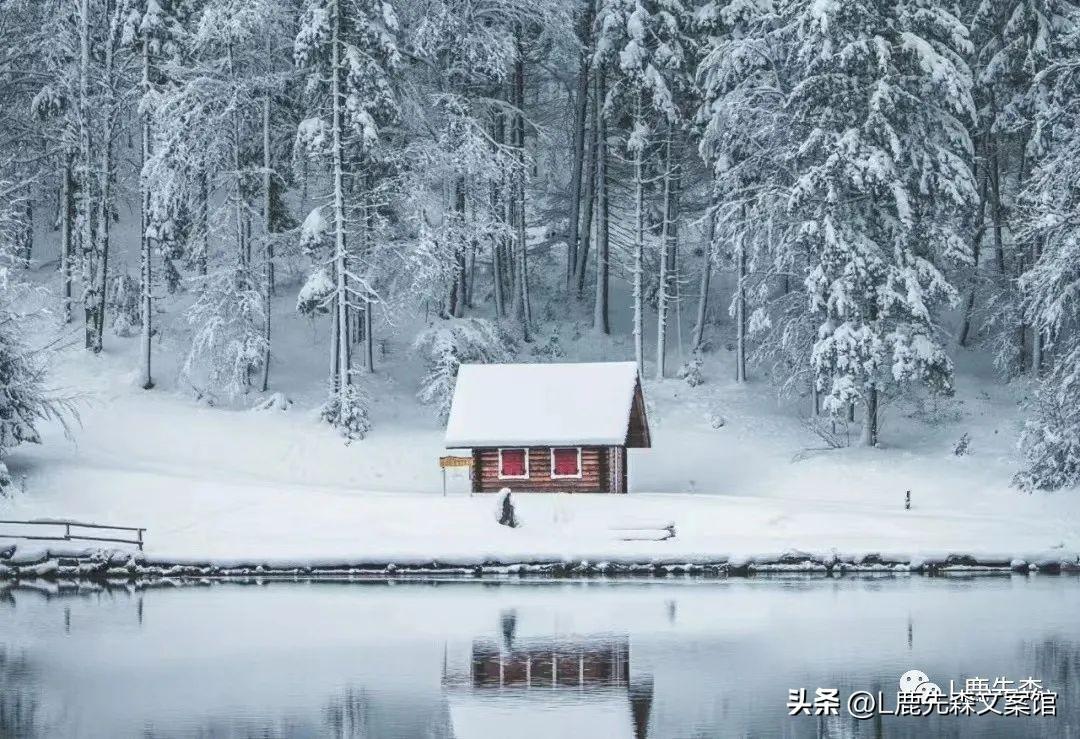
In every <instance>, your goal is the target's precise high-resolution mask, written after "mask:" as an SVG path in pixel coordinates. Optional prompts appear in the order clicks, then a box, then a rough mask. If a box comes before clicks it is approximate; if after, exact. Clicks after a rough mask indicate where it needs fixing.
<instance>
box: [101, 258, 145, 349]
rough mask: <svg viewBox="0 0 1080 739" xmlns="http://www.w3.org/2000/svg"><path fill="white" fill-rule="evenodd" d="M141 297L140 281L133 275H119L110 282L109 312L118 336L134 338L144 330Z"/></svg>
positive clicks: (114, 330)
mask: <svg viewBox="0 0 1080 739" xmlns="http://www.w3.org/2000/svg"><path fill="white" fill-rule="evenodd" d="M140 296H141V287H140V285H139V281H138V280H136V279H135V278H134V277H132V276H131V275H129V274H127V273H124V274H119V275H116V276H115V277H113V278H112V279H111V280H109V293H108V302H109V305H108V312H109V315H110V316H112V317H113V319H112V330H113V333H114V334H116V335H117V336H121V337H127V336H134V335H135V334H137V333H139V330H140V329H141V328H142V305H141V303H140Z"/></svg>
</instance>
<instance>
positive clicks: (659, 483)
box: [0, 290, 1080, 563]
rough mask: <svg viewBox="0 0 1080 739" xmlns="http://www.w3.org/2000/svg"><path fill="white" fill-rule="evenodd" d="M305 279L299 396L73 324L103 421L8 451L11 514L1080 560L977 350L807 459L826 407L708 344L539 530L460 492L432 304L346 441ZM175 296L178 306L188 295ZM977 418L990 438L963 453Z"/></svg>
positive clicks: (339, 542) (534, 521)
mask: <svg viewBox="0 0 1080 739" xmlns="http://www.w3.org/2000/svg"><path fill="white" fill-rule="evenodd" d="M283 293H286V294H284V295H283V296H282V297H281V298H280V299H279V301H278V303H277V305H276V315H275V342H276V343H275V351H276V354H275V360H274V365H273V368H274V372H273V375H272V390H278V391H282V392H284V393H285V394H287V395H288V396H289V397H290V398H291V399H292V400H293V401H295V402H294V405H293V406H292V407H291V408H290V409H289V410H288V411H279V410H267V411H253V410H249V409H247V408H246V407H244V408H239V407H221V406H217V407H212V406H210V405H208V404H206V403H205V402H200V401H197V400H195V399H193V397H192V395H191V393H190V391H189V390H188V389H186V388H184V387H182V382H181V381H180V380H179V379H178V376H177V370H176V367H177V366H178V361H177V354H178V352H179V351H180V350H181V349H182V347H183V346H184V343H185V342H184V338H185V337H184V335H183V333H182V330H181V329H180V328H177V325H178V323H177V322H176V321H173V322H172V323H170V324H164V323H163V324H162V325H164V326H166V327H165V329H164V331H163V333H162V335H161V336H160V337H159V338H158V340H157V342H156V344H155V356H156V362H157V364H156V366H157V370H156V377H157V380H158V386H157V388H156V389H154V390H152V391H144V390H142V389H140V388H138V386H137V383H136V381H135V378H134V375H135V372H134V371H133V368H134V367H135V365H136V357H135V352H136V349H137V347H136V345H137V339H121V338H117V337H115V336H112V335H108V336H107V337H106V347H105V352H104V353H103V354H102V355H101V356H98V357H92V356H87V355H86V354H85V353H84V352H83V351H82V350H81V349H80V348H79V343H80V341H79V340H80V339H81V336H80V334H79V328H78V326H77V324H76V325H73V326H72V328H71V329H70V331H69V333H68V336H69V338H70V341H71V344H72V346H71V347H70V348H67V349H65V350H63V351H62V352H61V353H60V354H59V356H58V361H57V363H56V366H55V367H54V377H53V381H54V383H55V384H56V385H57V387H58V388H60V389H61V390H63V391H69V392H77V393H79V394H80V395H82V396H83V401H82V403H81V407H82V418H81V425H76V426H75V427H74V428H73V436H72V438H71V439H70V440H68V439H65V437H64V435H63V433H62V430H61V429H60V428H59V427H56V426H50V427H48V428H47V429H46V430H45V434H44V437H45V438H44V444H42V445H41V446H33V447H21V448H19V449H17V450H16V451H15V453H14V454H13V455H12V457H11V462H10V466H11V468H12V472H13V476H15V477H16V479H17V480H18V479H19V478H22V477H23V476H25V480H24V482H23V483H22V484H21V485H19V484H17V485H16V488H19V487H22V488H23V489H22V490H21V491H17V492H16V493H15V494H14V496H13V497H12V499H9V500H0V514H3V516H4V517H13V518H35V517H54V518H70V519H76V520H85V521H93V522H99V523H111V524H117V525H133V526H145V527H146V528H147V529H148V533H147V540H148V546H147V554H148V556H150V557H152V558H155V559H162V560H178V561H179V560H182V561H189V560H197V561H207V560H219V561H245V562H266V563H272V562H279V563H281V562H298V561H299V562H316V561H318V562H335V563H350V562H390V561H393V562H398V563H404V562H408V561H424V562H430V561H432V560H437V561H440V562H450V561H454V562H474V561H484V560H496V561H504V562H505V561H520V560H537V559H562V558H573V559H583V558H584V559H590V560H596V559H605V560H608V559H611V560H636V561H641V560H646V561H647V560H650V559H653V558H664V559H669V558H670V559H673V560H690V559H707V560H716V559H720V558H724V557H728V556H731V557H738V558H745V557H750V556H754V555H760V554H769V553H777V552H782V551H785V550H789V549H799V550H804V551H809V552H813V553H816V554H819V555H821V556H827V555H828V554H829V553H830V552H833V551H836V552H839V553H841V554H845V553H846V554H858V553H867V552H883V553H895V554H902V555H910V556H912V557H920V556H927V555H931V556H936V555H940V554H946V553H974V554H981V555H998V556H1002V557H1007V558H1012V557H1025V558H1031V557H1038V556H1042V555H1049V556H1062V557H1067V558H1073V559H1075V557H1076V552H1078V551H1080V497H1078V496H1076V495H1073V494H1070V493H1069V492H1068V491H1064V492H1061V493H1058V494H1035V495H1028V494H1022V493H1019V492H1017V491H1016V490H1015V489H1014V488H1012V487H1010V486H1009V480H1010V478H1011V476H1012V474H1013V473H1014V472H1015V470H1016V464H1017V452H1016V449H1015V441H1016V438H1017V433H1018V430H1019V423H1020V421H1019V418H1020V413H1019V407H1018V402H1019V400H1020V394H1021V393H1022V392H1023V388H1022V387H1019V386H1017V387H1009V386H1003V385H1001V384H1000V383H999V382H998V380H997V379H996V378H995V377H994V376H993V374H992V371H991V370H990V368H989V367H987V366H986V364H985V362H983V361H982V359H981V358H980V357H979V356H978V355H974V354H972V355H968V354H963V355H961V356H960V358H959V360H958V363H959V376H958V378H957V382H956V385H957V388H958V395H957V398H956V399H955V401H953V402H950V403H948V404H947V405H946V406H945V407H941V408H938V409H937V411H938V413H937V415H939V416H941V417H942V418H939V419H938V420H937V422H936V423H927V422H925V420H920V419H915V418H911V417H909V416H910V415H912V409H911V407H909V406H901V405H900V404H896V405H894V406H890V407H888V408H886V411H885V421H884V427H883V430H882V439H883V444H882V447H881V448H879V449H865V448H860V447H857V446H854V447H851V448H846V449H838V450H829V451H810V452H807V450H814V449H816V448H820V447H822V446H824V444H823V443H822V441H821V440H820V439H818V438H817V437H816V436H815V435H814V434H813V433H811V432H810V431H808V430H807V429H806V427H805V426H804V425H803V423H802V421H801V420H800V418H801V417H802V415H804V413H805V408H800V407H798V405H797V404H796V403H794V402H791V401H778V400H777V399H776V396H775V392H774V390H773V388H772V386H771V385H770V384H769V382H768V381H767V379H766V378H761V377H758V378H754V379H755V381H754V382H752V383H751V384H749V385H748V386H738V385H736V384H735V383H733V382H731V381H730V380H729V379H728V378H729V377H730V376H731V371H730V369H731V352H729V351H726V350H724V349H723V348H721V349H720V350H719V351H718V352H716V353H715V354H711V355H709V356H708V358H707V361H706V365H705V368H704V373H705V376H706V380H707V382H706V383H705V384H704V385H701V386H699V387H696V388H691V387H688V386H687V385H686V384H685V383H683V382H681V381H679V380H675V379H669V380H666V381H664V382H661V383H658V382H655V381H652V380H647V381H646V383H645V394H646V397H647V400H648V404H649V410H650V423H651V426H652V434H653V441H654V446H653V448H652V449H649V450H632V451H631V453H630V462H629V465H630V490H631V493H630V494H629V495H627V496H617V497H616V496H602V495H574V496H569V495H553V496H549V495H521V496H517V497H516V504H517V506H518V509H519V516H520V518H521V519H522V521H523V522H524V525H523V526H522V527H521V528H519V529H515V530H511V529H507V528H504V527H501V526H499V525H497V523H496V521H495V513H494V509H495V504H496V501H495V499H494V498H492V497H483V496H478V497H470V496H469V494H468V492H467V491H468V482H467V479H466V477H465V475H464V473H462V472H460V471H451V472H450V474H449V491H448V495H447V496H446V497H443V496H442V493H441V487H442V483H441V473H440V470H439V468H438V466H437V458H438V456H439V455H440V454H444V453H446V452H445V450H444V449H443V446H442V439H443V427H442V425H441V424H440V423H439V422H438V420H437V419H435V418H434V416H433V415H432V413H431V411H430V409H428V408H425V407H422V406H420V405H419V404H418V403H417V401H416V400H415V397H414V393H415V389H416V381H417V379H418V377H419V375H420V372H421V368H420V367H419V366H417V362H416V360H415V359H414V358H413V357H412V352H411V350H410V346H409V343H410V340H411V337H412V336H413V335H415V331H416V329H417V326H418V325H419V324H420V323H421V321H422V317H416V318H415V319H414V322H413V323H410V324H402V323H401V322H400V321H399V322H398V323H397V324H396V325H395V326H392V327H391V326H387V325H381V326H378V327H377V330H378V331H380V333H381V335H383V336H389V341H388V343H387V344H386V353H385V356H379V357H377V363H378V364H379V371H378V372H377V374H376V375H374V376H372V377H371V378H370V379H369V380H368V387H369V390H370V392H371V394H372V396H373V399H374V401H373V402H374V408H373V412H372V416H373V421H374V424H375V428H374V430H373V431H372V432H371V434H370V435H369V436H368V438H367V439H365V440H363V441H358V442H354V443H352V444H349V445H346V444H345V443H344V442H343V440H342V439H341V437H339V436H337V435H335V433H334V432H333V431H331V430H330V429H328V428H327V427H325V426H324V425H322V424H320V423H319V422H318V420H317V419H316V417H315V415H314V410H313V409H314V408H316V407H317V405H318V404H319V402H320V401H321V399H322V397H323V396H324V388H323V387H322V386H321V385H320V383H319V381H318V380H317V379H313V378H319V377H323V376H324V375H325V367H326V365H327V363H328V362H327V357H326V348H325V347H326V340H325V336H324V335H323V331H324V330H325V327H323V326H322V325H321V324H320V323H318V322H315V323H312V322H309V321H308V320H306V319H300V318H297V317H296V316H295V315H294V314H293V313H292V310H291V309H292V297H291V295H292V291H291V290H283ZM180 300H181V301H182V299H180ZM167 307H168V309H169V310H170V311H173V313H171V314H170V315H175V310H176V309H177V305H176V304H175V303H174V304H173V305H169V306H167ZM615 328H616V330H617V331H621V330H622V329H623V328H624V327H623V326H621V325H620V324H619V323H618V322H617V323H616V327H615ZM561 333H562V339H561V341H562V344H563V346H564V347H565V349H566V354H567V358H566V360H564V361H572V360H587V359H597V358H605V359H625V358H626V357H628V356H629V355H630V352H631V344H630V342H629V341H628V340H627V339H626V338H625V334H623V335H622V336H617V337H615V338H611V339H609V338H606V337H605V338H604V339H603V340H599V339H597V338H596V337H595V336H593V335H591V334H590V333H588V332H587V331H583V332H581V335H580V336H578V337H577V338H575V332H574V331H573V330H572V326H570V325H569V324H565V323H564V324H562V331H561ZM541 338H543V335H541ZM255 400H256V397H255V396H252V397H250V398H246V399H244V401H243V404H244V405H245V406H250V405H252V404H254V402H255ZM923 415H925V413H924V414H923ZM718 418H722V419H723V424H722V425H719V424H718V423H717V419H718ZM717 425H719V428H714V426H717ZM965 433H966V434H969V435H970V452H969V453H968V454H965V455H962V456H957V455H955V454H954V453H953V450H954V447H955V446H956V443H957V441H958V440H959V439H960V437H961V436H962V435H963V434H965ZM908 490H910V491H911V493H912V501H913V503H912V509H911V510H904V494H905V491H908ZM669 522H673V523H674V524H675V525H676V530H677V536H676V537H675V538H674V539H671V540H668V541H662V542H657V541H623V540H622V539H623V538H624V537H625V534H624V532H621V531H618V530H616V529H617V528H618V527H626V526H631V527H632V526H639V525H644V526H652V525H663V524H666V523H669Z"/></svg>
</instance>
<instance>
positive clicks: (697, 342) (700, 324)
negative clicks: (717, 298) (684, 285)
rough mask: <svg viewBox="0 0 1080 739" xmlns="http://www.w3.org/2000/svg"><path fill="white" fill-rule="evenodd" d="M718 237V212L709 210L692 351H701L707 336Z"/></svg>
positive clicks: (691, 341)
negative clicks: (713, 257)
mask: <svg viewBox="0 0 1080 739" xmlns="http://www.w3.org/2000/svg"><path fill="white" fill-rule="evenodd" d="M715 237H716V211H715V210H713V209H712V208H711V207H710V209H709V230H708V235H707V237H706V241H705V253H704V255H703V256H702V259H701V283H700V287H699V288H698V306H697V320H695V321H694V333H693V335H692V336H691V337H690V351H692V352H696V351H700V350H701V344H702V340H703V338H704V336H705V318H706V316H707V315H708V313H709V281H710V280H711V279H712V250H713V239H714V238H715Z"/></svg>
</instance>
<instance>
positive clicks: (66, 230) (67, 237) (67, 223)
mask: <svg viewBox="0 0 1080 739" xmlns="http://www.w3.org/2000/svg"><path fill="white" fill-rule="evenodd" d="M72 159H73V156H72V154H71V152H65V153H64V170H63V173H62V175H61V177H62V179H61V186H60V189H61V198H60V199H61V202H62V203H63V206H62V208H61V211H60V212H61V219H60V282H61V288H60V295H61V306H60V311H61V316H62V320H63V321H64V323H71V258H72V256H73V252H74V246H75V193H74V188H75V183H74V181H73V180H74V177H73V172H72V167H73V164H72Z"/></svg>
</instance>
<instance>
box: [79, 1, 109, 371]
mask: <svg viewBox="0 0 1080 739" xmlns="http://www.w3.org/2000/svg"><path fill="white" fill-rule="evenodd" d="M112 15H113V2H112V0H106V3H105V18H106V20H107V22H108V23H109V24H110V33H109V35H108V37H107V38H106V41H105V70H104V79H105V90H106V101H105V104H104V106H103V107H104V125H103V131H102V136H101V172H100V174H99V176H98V177H99V181H100V185H99V190H100V195H99V196H100V198H101V203H100V209H99V211H98V212H99V215H98V245H97V255H96V260H95V261H96V268H95V269H94V271H93V272H92V273H91V276H92V279H93V287H92V290H91V298H92V300H93V306H92V310H91V313H90V316H88V317H92V321H88V322H87V326H86V346H87V348H88V349H90V351H92V352H93V353H95V354H98V353H100V352H101V349H102V343H103V341H104V337H105V311H106V306H108V294H107V293H108V286H109V251H110V246H111V244H110V241H111V238H112V233H111V230H112V178H113V162H112V154H113V152H112V147H113V122H114V116H115V115H116V107H115V105H116V103H115V99H114V92H113V85H114V82H115V81H114V80H113V70H114V57H113V49H114V48H115V39H114V38H113V30H112V29H113V27H114V25H115V24H114V23H113V21H112Z"/></svg>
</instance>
